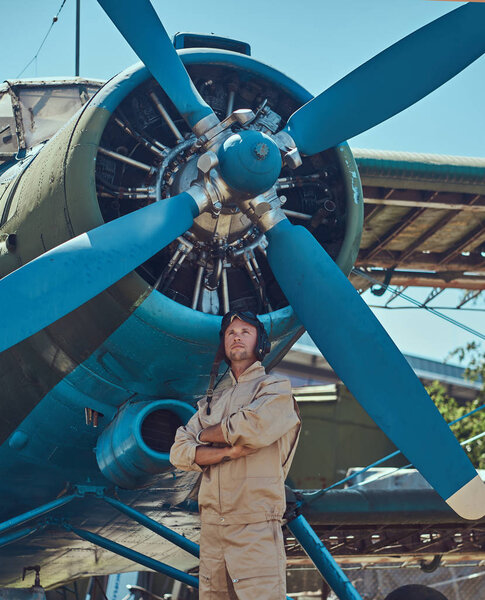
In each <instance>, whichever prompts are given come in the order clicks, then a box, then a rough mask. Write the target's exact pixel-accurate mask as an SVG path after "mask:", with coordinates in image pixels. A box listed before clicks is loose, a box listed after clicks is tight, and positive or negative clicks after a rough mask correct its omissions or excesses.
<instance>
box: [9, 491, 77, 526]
mask: <svg viewBox="0 0 485 600" xmlns="http://www.w3.org/2000/svg"><path fill="white" fill-rule="evenodd" d="M74 498H78V496H77V495H76V494H71V495H70V496H64V497H62V498H59V499H58V500H54V501H53V502H49V503H48V504H43V505H42V506H39V507H38V508H34V509H33V510H29V511H28V512H26V513H23V514H21V515H19V516H18V517H15V518H13V519H9V520H8V521H4V522H3V523H2V524H0V533H3V532H4V531H8V530H9V529H12V528H13V527H17V525H22V523H25V522H27V521H30V520H31V519H35V517H41V516H42V515H45V513H48V512H50V511H51V510H54V509H55V508H59V506H64V504H67V503H68V502H71V500H74Z"/></svg>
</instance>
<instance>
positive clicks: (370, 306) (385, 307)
mask: <svg viewBox="0 0 485 600" xmlns="http://www.w3.org/2000/svg"><path fill="white" fill-rule="evenodd" d="M367 306H368V307H369V308H382V309H384V310H414V306H385V305H384V306H382V304H368V305H367ZM421 308H426V307H424V306H422V307H421ZM433 308H434V310H459V311H460V312H465V311H467V312H481V313H483V312H485V308H458V307H457V306H434V307H433Z"/></svg>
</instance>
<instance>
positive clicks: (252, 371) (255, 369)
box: [229, 360, 266, 385]
mask: <svg viewBox="0 0 485 600" xmlns="http://www.w3.org/2000/svg"><path fill="white" fill-rule="evenodd" d="M229 375H230V377H231V381H232V385H236V383H241V382H242V381H251V379H256V378H257V377H262V376H263V375H266V371H265V370H264V367H263V365H262V364H261V362H260V361H259V360H257V361H256V362H253V364H252V365H251V366H250V367H248V368H247V369H246V370H245V371H244V372H243V373H241V375H240V376H239V380H237V379H236V378H235V377H234V375H233V373H232V370H231V369H229Z"/></svg>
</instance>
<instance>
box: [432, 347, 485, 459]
mask: <svg viewBox="0 0 485 600" xmlns="http://www.w3.org/2000/svg"><path fill="white" fill-rule="evenodd" d="M452 356H456V357H457V358H458V359H459V361H460V362H462V363H465V364H466V368H465V378H466V379H468V380H469V381H480V380H481V382H482V387H481V389H480V390H479V391H478V394H477V397H476V399H475V400H473V401H472V402H467V403H466V404H458V402H457V401H456V400H455V399H454V398H451V397H450V396H448V395H447V393H446V389H445V388H444V386H443V385H442V384H441V383H440V382H438V381H434V382H433V383H432V384H431V385H429V386H427V388H426V389H427V391H428V393H429V395H430V396H431V398H432V399H433V401H434V403H435V404H436V406H437V407H438V409H439V411H440V412H441V414H442V415H443V417H444V418H445V420H446V421H447V422H448V423H450V422H451V421H454V420H455V419H458V418H459V417H462V416H463V415H465V414H467V413H469V412H470V411H472V410H474V409H476V408H478V407H480V406H482V405H483V404H485V352H483V351H482V350H481V348H480V346H479V345H477V344H475V343H474V342H472V343H470V344H467V346H466V347H465V348H458V349H457V350H455V351H454V352H453V353H452ZM451 428H452V430H453V432H454V434H455V435H456V437H457V438H458V440H459V441H460V442H464V441H465V440H468V439H470V438H472V437H474V436H475V435H479V434H480V433H483V432H484V431H485V409H483V410H481V411H479V412H477V413H475V414H474V415H471V416H470V417H468V418H466V419H463V420H462V421H460V422H459V423H456V425H452V426H451ZM464 448H465V450H466V451H467V454H468V456H469V457H470V460H471V461H472V463H473V464H474V466H475V467H476V468H478V469H485V436H484V437H483V438H480V439H478V440H476V441H474V442H472V443H470V444H465V445H464Z"/></svg>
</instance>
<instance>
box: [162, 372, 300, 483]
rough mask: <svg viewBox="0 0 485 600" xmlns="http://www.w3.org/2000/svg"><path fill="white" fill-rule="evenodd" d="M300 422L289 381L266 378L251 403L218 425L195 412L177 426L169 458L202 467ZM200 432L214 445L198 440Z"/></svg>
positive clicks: (272, 439)
mask: <svg viewBox="0 0 485 600" xmlns="http://www.w3.org/2000/svg"><path fill="white" fill-rule="evenodd" d="M298 423H299V418H298V415H297V413H296V412H295V409H294V404H293V398H292V395H291V387H290V383H289V381H288V380H279V381H277V380H272V381H268V382H264V384H262V385H261V386H260V389H259V390H258V393H257V394H256V396H255V398H254V399H253V400H252V401H251V403H250V404H248V405H247V406H245V407H243V408H240V409H239V410H237V411H236V412H234V413H232V414H230V415H229V416H227V417H224V418H223V419H222V421H221V423H218V424H217V425H212V426H210V427H206V428H204V426H203V425H202V423H201V421H200V418H199V413H196V414H195V415H194V416H193V417H192V418H191V419H190V420H189V422H188V423H187V425H185V427H180V428H179V429H178V430H177V434H176V436H175V442H174V444H173V446H172V448H171V450H170V462H171V463H172V464H173V465H174V466H175V467H177V468H179V469H182V470H184V471H202V468H201V467H204V466H208V465H216V464H218V463H220V462H222V461H223V460H232V459H236V458H240V457H241V456H246V455H248V454H251V453H253V452H256V451H257V450H258V449H260V448H263V447H265V446H270V445H271V444H273V443H274V442H275V441H276V440H278V439H279V438H281V437H282V436H283V435H284V434H285V433H287V432H288V431H289V430H290V429H291V428H292V427H294V426H295V425H296V424H298ZM199 432H201V433H200V437H199V439H200V441H201V442H209V443H211V444H215V445H214V446H204V445H200V444H198V443H197V441H196V436H197V434H198V433H199Z"/></svg>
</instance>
